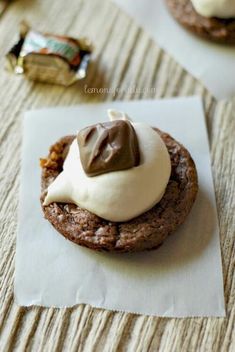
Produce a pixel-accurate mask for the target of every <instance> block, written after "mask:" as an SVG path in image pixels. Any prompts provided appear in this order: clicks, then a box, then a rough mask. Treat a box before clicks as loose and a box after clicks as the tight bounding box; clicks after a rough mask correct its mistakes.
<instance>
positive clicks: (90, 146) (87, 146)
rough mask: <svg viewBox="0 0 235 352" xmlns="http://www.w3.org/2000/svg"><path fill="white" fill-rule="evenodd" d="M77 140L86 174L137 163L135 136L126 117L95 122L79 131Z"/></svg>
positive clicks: (138, 155) (137, 154) (96, 173)
mask: <svg viewBox="0 0 235 352" xmlns="http://www.w3.org/2000/svg"><path fill="white" fill-rule="evenodd" d="M77 141H78V146H79V151H80V158H81V163H82V166H83V169H84V171H85V173H86V174H87V175H88V176H96V175H100V174H104V173H107V172H110V171H118V170H124V169H129V168H131V167H134V166H138V165H139V160H140V154H139V145H138V140H137V136H136V133H135V130H134V128H133V127H132V125H131V123H130V122H129V121H123V120H116V121H111V122H105V123H98V124H96V125H92V126H89V127H86V128H84V129H82V130H81V131H79V133H78V135H77Z"/></svg>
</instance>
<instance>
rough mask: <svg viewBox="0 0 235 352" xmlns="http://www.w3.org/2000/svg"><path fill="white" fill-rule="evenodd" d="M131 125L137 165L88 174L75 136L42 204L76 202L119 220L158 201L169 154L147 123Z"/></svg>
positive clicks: (166, 171)
mask: <svg viewBox="0 0 235 352" xmlns="http://www.w3.org/2000/svg"><path fill="white" fill-rule="evenodd" d="M109 115H110V112H109ZM132 125H133V127H134V128H135V131H136V134H137V138H138V143H139V149H140V164H139V165H138V166H136V167H133V168H130V169H127V170H120V171H114V172H108V173H105V174H101V175H98V176H94V177H89V176H87V175H86V174H85V172H84V170H83V167H82V164H81V161H80V155H79V147H78V143H77V140H76V139H75V140H74V141H73V143H72V144H71V146H70V150H69V153H68V156H67V158H66V160H65V162H64V166H63V171H62V172H61V173H60V174H59V175H58V177H57V178H56V179H55V180H54V181H53V182H52V184H51V185H50V186H49V188H48V193H47V196H46V198H45V202H44V204H45V205H48V204H50V203H52V202H65V203H75V204H76V205H78V206H80V207H81V208H83V209H87V210H89V211H90V212H92V213H94V214H96V215H98V216H100V217H102V218H104V219H106V220H110V221H118V222H119V221H127V220H130V219H132V218H134V217H136V216H138V215H140V214H142V213H144V212H145V211H147V210H148V209H150V208H152V207H153V206H154V205H155V204H156V203H158V202H159V201H160V200H161V198H162V196H163V194H164V192H165V189H166V186H167V183H168V181H169V178H170V173H171V162H170V156H169V153H168V150H167V148H166V146H165V143H164V142H163V140H162V139H161V137H160V136H159V134H158V133H156V132H155V131H154V130H153V129H152V128H151V127H150V126H149V125H147V124H145V123H132Z"/></svg>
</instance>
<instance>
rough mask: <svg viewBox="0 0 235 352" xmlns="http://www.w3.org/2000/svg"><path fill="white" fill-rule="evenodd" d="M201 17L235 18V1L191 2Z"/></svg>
mask: <svg viewBox="0 0 235 352" xmlns="http://www.w3.org/2000/svg"><path fill="white" fill-rule="evenodd" d="M191 1H192V4H193V6H194V8H195V10H196V11H197V13H199V14H200V15H202V16H204V17H219V18H231V17H235V0H191Z"/></svg>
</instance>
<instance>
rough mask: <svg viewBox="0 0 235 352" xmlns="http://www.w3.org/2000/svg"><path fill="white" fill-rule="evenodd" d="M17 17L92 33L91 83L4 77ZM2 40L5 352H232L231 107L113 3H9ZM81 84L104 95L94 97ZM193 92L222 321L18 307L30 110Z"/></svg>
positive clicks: (234, 127)
mask: <svg viewBox="0 0 235 352" xmlns="http://www.w3.org/2000/svg"><path fill="white" fill-rule="evenodd" d="M0 1H1V0H0ZM21 19H26V20H28V21H29V22H30V23H32V24H33V25H34V26H35V27H36V28H40V29H41V30H47V31H50V32H55V33H57V32H58V33H61V34H63V33H66V34H69V35H71V36H75V37H76V36H79V35H82V36H84V35H85V36H88V37H89V38H90V39H91V40H92V41H93V42H94V44H95V51H94V55H93V63H92V65H91V68H90V71H89V74H88V77H87V78H86V80H85V81H84V82H83V83H79V84H77V85H74V86H73V87H70V88H64V87H59V86H51V85H47V84H41V83H34V82H28V81H26V80H25V79H24V78H23V77H20V76H17V77H16V76H14V75H11V74H9V73H7V72H6V71H5V70H4V68H3V66H4V54H5V53H6V52H7V50H8V49H9V47H10V46H11V45H12V44H13V43H14V41H15V39H16V38H17V32H18V23H19V22H20V20H21ZM0 41H1V45H0V143H1V148H0V195H1V196H0V233H1V239H0V251H1V253H0V351H1V352H2V351H4V352H5V351H13V350H17V351H50V352H51V351H102V352H103V351H135V352H136V351H141V352H142V351H167V352H168V351H169V352H173V351H213V352H216V351H234V350H235V333H234V321H235V319H234V317H235V305H234V298H235V280H234V258H235V256H234V231H235V226H234V225H235V224H234V221H235V220H234V214H235V202H234V193H235V177H234V174H235V138H234V136H235V116H234V111H235V106H234V104H235V100H232V99H231V100H230V101H228V102H216V101H215V99H213V97H212V96H211V94H210V93H209V92H208V91H207V90H206V89H205V88H204V87H203V86H202V85H201V84H200V83H199V82H198V81H196V80H195V79H194V78H193V77H192V76H191V75H190V74H188V73H187V72H185V71H184V70H183V69H182V68H181V67H180V66H179V65H178V64H177V63H176V62H175V60H174V59H172V58H171V57H170V56H169V55H167V54H166V53H165V52H164V51H162V50H161V49H160V48H159V47H158V46H157V44H156V43H155V42H153V40H151V38H150V37H149V36H148V35H147V34H146V33H145V32H144V31H143V30H141V29H140V28H139V27H138V26H137V25H136V24H135V22H134V21H133V20H132V19H130V18H129V17H128V16H127V15H126V14H124V13H122V12H121V11H120V10H119V9H118V8H117V7H116V6H115V5H114V4H112V3H111V2H109V1H108V0H70V1H63V0H50V1H48V0H15V1H12V2H11V3H10V4H9V6H8V7H7V9H6V10H5V11H4V12H3V14H2V15H1V17H0ZM215 74H216V73H215ZM84 85H86V87H89V88H93V87H96V88H97V87H98V88H100V91H99V92H94V90H93V93H92V92H91V91H92V90H91V91H90V93H89V94H88V93H86V92H85V87H84ZM130 87H131V90H132V91H130V89H129V88H130ZM133 87H135V88H136V92H135V94H134V93H133ZM104 88H105V89H104ZM106 88H109V91H108V90H107V89H106ZM116 88H118V89H116ZM86 90H87V89H86ZM192 94H199V95H201V96H202V97H203V99H204V106H205V111H206V118H207V128H208V134H209V140H210V149H211V158H212V168H213V177H214V184H215V189H216V199H217V207H218V214H219V222H220V229H221V250H222V260H223V273H224V290H225V302H226V310H227V316H226V318H224V319H222V318H220V319H216V318H195V319H169V318H153V317H146V316H138V315H134V314H127V313H121V312H111V311H107V310H102V309H95V308H92V307H90V306H89V305H79V306H77V307H74V308H71V309H53V308H50V309H45V308H38V307H33V308H20V307H18V306H17V305H16V304H15V303H14V296H13V277H14V262H15V248H16V229H17V209H18V201H19V191H18V190H19V183H20V176H19V172H20V150H21V142H22V130H21V128H22V118H23V113H24V111H26V110H28V109H35V108H39V107H45V106H59V105H71V104H79V103H80V102H94V101H111V100H124V99H125V100H130V99H134V98H135V99H143V98H163V97H172V96H183V95H192ZM188 113H189V117H190V111H189V112H188ZM209 284H210V278H209V277H208V285H209ZM205 290H206V287H205Z"/></svg>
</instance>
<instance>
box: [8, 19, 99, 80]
mask: <svg viewBox="0 0 235 352" xmlns="http://www.w3.org/2000/svg"><path fill="white" fill-rule="evenodd" d="M91 52H92V46H91V43H90V42H89V40H87V39H85V38H81V39H75V38H71V37H66V36H60V35H54V34H49V33H41V32H38V31H35V30H33V29H31V28H30V27H29V26H28V24H26V23H25V22H23V23H21V25H20V39H19V41H18V42H17V43H16V45H14V46H13V48H12V49H11V50H10V51H9V53H8V54H7V55H6V59H7V68H8V70H10V71H11V72H14V73H16V74H24V75H25V76H26V77H27V78H29V79H31V80H35V81H41V82H47V83H53V84H61V85H64V86H69V85H71V84H73V83H75V82H77V81H78V80H80V79H82V78H84V77H85V76H86V73H87V68H88V65H89V61H90V57H91Z"/></svg>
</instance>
